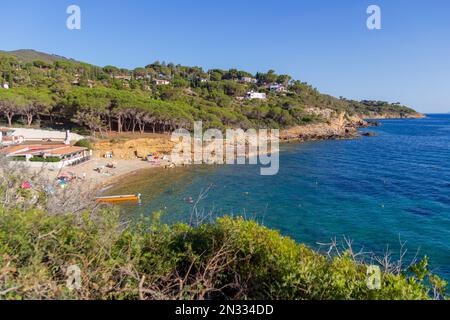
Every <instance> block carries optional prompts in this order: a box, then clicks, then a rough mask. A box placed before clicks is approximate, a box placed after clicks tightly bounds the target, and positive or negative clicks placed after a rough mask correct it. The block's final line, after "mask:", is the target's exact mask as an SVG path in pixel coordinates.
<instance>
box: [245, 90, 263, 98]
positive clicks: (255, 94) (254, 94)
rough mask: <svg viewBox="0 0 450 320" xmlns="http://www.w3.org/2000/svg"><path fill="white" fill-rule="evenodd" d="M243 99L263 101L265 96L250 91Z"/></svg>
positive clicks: (261, 93)
mask: <svg viewBox="0 0 450 320" xmlns="http://www.w3.org/2000/svg"><path fill="white" fill-rule="evenodd" d="M245 98H246V99H249V100H253V99H259V100H265V99H267V95H266V94H265V93H263V92H254V91H250V92H247V95H246V96H245Z"/></svg>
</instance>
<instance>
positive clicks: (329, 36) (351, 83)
mask: <svg viewBox="0 0 450 320" xmlns="http://www.w3.org/2000/svg"><path fill="white" fill-rule="evenodd" d="M69 5H78V6H79V7H80V9H81V30H69V29H68V28H67V27H66V20H67V18H68V17H69V14H67V13H66V10H67V7H68V6H69ZM369 5H378V6H379V7H380V9H381V26H382V28H381V30H369V29H368V28H367V24H366V21H367V18H368V17H369V14H367V12H366V11H367V8H368V6H369ZM0 28H1V29H0V30H2V31H1V32H0V50H16V49H35V50H38V51H43V52H47V53H55V54H59V55H63V56H66V57H70V58H74V59H77V60H81V61H85V62H88V63H92V64H96V65H100V66H104V65H116V66H119V67H123V68H135V67H138V66H145V65H147V64H149V63H152V62H154V61H166V62H173V63H175V64H178V63H179V64H182V65H189V66H201V67H203V68H205V69H210V68H224V69H229V68H237V69H241V70H246V71H250V72H253V73H256V72H258V71H261V72H266V71H268V70H270V69H273V70H275V71H276V72H277V73H280V74H281V73H282V74H290V75H292V76H293V77H294V78H295V79H299V80H302V81H306V82H308V83H310V84H312V85H313V86H314V87H317V88H318V89H319V90H320V91H321V92H323V93H328V94H331V95H334V96H337V97H339V96H344V97H346V98H351V99H358V100H359V99H376V100H386V101H390V102H401V103H403V104H406V105H408V106H411V107H413V108H415V109H416V110H419V111H421V112H425V113H439V112H441V113H447V112H450V41H449V39H450V1H448V0H428V1H426V0H371V1H366V0H341V1H336V0H239V1H238V0H164V1H161V0H158V1H155V0H127V1H119V0H110V1H106V0H71V1H66V0H40V1H36V0H15V1H5V0H3V1H2V3H1V5H0Z"/></svg>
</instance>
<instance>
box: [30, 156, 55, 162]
mask: <svg viewBox="0 0 450 320" xmlns="http://www.w3.org/2000/svg"><path fill="white" fill-rule="evenodd" d="M30 161H31V162H48V163H55V162H60V161H61V158H59V157H45V158H44V157H40V156H34V157H32V158H30Z"/></svg>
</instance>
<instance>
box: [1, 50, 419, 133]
mask: <svg viewBox="0 0 450 320" xmlns="http://www.w3.org/2000/svg"><path fill="white" fill-rule="evenodd" d="M252 79H254V80H252ZM156 80H167V81H169V82H170V84H168V85H157V83H156ZM0 83H8V84H9V86H10V87H11V89H9V90H5V89H0V116H1V117H3V118H4V119H5V121H6V122H7V123H8V125H10V126H11V125H12V123H13V122H14V121H19V120H20V121H22V122H23V123H24V124H25V125H28V126H31V125H32V124H33V123H34V122H35V121H36V119H38V120H39V122H40V123H41V122H44V123H45V124H46V125H48V126H50V127H54V126H58V125H59V126H62V125H63V126H64V127H81V128H88V129H89V130H90V132H91V133H92V134H93V135H95V133H96V132H100V133H104V132H106V131H111V130H115V131H118V132H124V131H127V132H136V131H139V132H146V131H147V132H160V133H165V132H170V131H172V130H174V129H177V128H179V127H184V128H187V129H190V128H191V127H192V125H193V123H192V122H193V121H194V120H203V122H204V126H205V127H206V128H207V127H214V128H226V127H241V128H244V129H245V128H249V127H271V128H285V127H291V126H295V125H302V124H305V123H311V122H318V121H326V120H327V119H326V117H324V116H323V113H328V114H329V113H331V114H338V113H341V112H343V111H345V112H347V113H348V114H350V115H352V114H358V115H367V116H369V115H373V114H383V113H393V114H396V115H398V116H405V115H408V114H412V113H414V111H413V110H412V109H409V108H407V107H404V106H401V105H400V104H389V103H386V102H381V101H362V102H358V101H352V100H347V99H344V98H339V99H338V98H334V97H331V96H328V95H324V94H321V93H320V92H318V91H317V89H315V88H313V87H312V86H310V85H308V84H307V83H304V82H301V81H297V80H293V79H292V78H291V77H290V76H289V75H277V74H276V73H275V72H274V71H273V70H270V71H268V72H267V73H257V74H256V75H254V76H253V75H252V74H250V73H248V72H245V71H240V70H235V69H231V70H220V69H213V70H209V71H204V70H203V69H202V68H199V67H186V66H181V65H174V64H171V63H169V64H166V63H159V62H155V63H153V64H150V65H147V66H145V67H140V68H136V69H134V70H126V69H119V68H117V67H114V66H106V67H103V68H101V67H97V66H93V65H89V64H86V63H81V62H76V61H73V60H68V59H65V58H62V57H57V56H50V55H45V54H41V53H37V52H35V51H26V50H25V51H19V52H13V53H12V54H9V53H4V52H3V53H1V52H0ZM275 83H276V84H278V85H281V86H284V88H285V90H282V91H281V92H274V91H271V90H270V85H271V84H275ZM251 90H254V91H259V92H265V93H267V97H268V98H267V100H247V99H244V98H243V97H244V96H245V94H246V93H247V92H249V91H251ZM311 109H314V110H316V111H317V110H319V112H312V111H311ZM321 111H323V112H321Z"/></svg>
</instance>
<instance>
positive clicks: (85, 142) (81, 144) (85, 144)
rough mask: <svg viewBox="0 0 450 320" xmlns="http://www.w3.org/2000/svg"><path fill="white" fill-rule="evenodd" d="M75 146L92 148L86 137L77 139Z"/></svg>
mask: <svg viewBox="0 0 450 320" xmlns="http://www.w3.org/2000/svg"><path fill="white" fill-rule="evenodd" d="M75 146H76V147H82V148H87V149H89V150H91V149H92V144H91V142H90V141H89V140H88V139H82V140H79V141H78V142H77V143H75Z"/></svg>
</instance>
